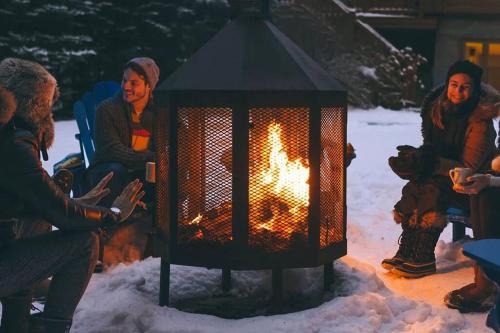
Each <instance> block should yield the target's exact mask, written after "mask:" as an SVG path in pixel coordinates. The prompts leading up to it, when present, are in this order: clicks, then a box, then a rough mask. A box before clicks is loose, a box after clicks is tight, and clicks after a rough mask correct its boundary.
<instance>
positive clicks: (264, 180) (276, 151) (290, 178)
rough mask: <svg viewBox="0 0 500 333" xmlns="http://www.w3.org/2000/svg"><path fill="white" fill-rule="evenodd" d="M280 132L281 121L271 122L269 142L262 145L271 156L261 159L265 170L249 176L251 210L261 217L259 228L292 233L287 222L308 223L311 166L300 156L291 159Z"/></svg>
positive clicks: (252, 213)
mask: <svg viewBox="0 0 500 333" xmlns="http://www.w3.org/2000/svg"><path fill="white" fill-rule="evenodd" d="M281 133H282V130H281V126H280V125H279V124H278V123H276V122H272V123H271V124H270V125H269V127H268V136H267V144H266V147H263V149H264V151H269V155H268V156H265V158H264V161H262V164H261V165H262V170H261V171H260V172H259V173H257V174H256V175H255V176H254V177H252V178H251V179H250V186H251V192H252V194H251V198H250V201H251V208H250V209H251V211H252V212H251V215H252V216H254V217H255V215H254V214H258V215H260V217H261V218H260V220H261V221H260V222H259V223H258V224H257V228H259V229H262V228H263V229H268V230H273V231H288V232H292V230H284V228H285V227H286V225H290V224H294V223H300V222H305V221H304V217H305V216H307V212H306V211H305V210H307V207H308V206H309V184H308V180H309V167H308V166H307V162H304V161H302V159H300V158H298V159H296V160H294V161H291V160H290V159H289V158H288V155H287V153H286V151H285V148H284V145H283V142H282V140H281ZM259 211H260V212H259ZM280 229H283V230H280Z"/></svg>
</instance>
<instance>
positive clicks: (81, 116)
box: [73, 101, 94, 162]
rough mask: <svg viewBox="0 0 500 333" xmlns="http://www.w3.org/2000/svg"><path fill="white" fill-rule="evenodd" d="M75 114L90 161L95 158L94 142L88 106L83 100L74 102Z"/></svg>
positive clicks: (82, 143)
mask: <svg viewBox="0 0 500 333" xmlns="http://www.w3.org/2000/svg"><path fill="white" fill-rule="evenodd" d="M73 115H74V117H75V120H76V123H77V125H78V130H79V131H80V142H81V145H83V149H84V151H83V152H85V156H87V160H88V161H89V162H90V161H92V158H94V143H93V141H92V138H91V135H90V127H89V122H88V118H87V112H86V108H85V105H84V104H83V103H82V102H81V101H77V102H75V104H73ZM83 152H82V153H83Z"/></svg>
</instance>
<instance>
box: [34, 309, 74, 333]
mask: <svg viewBox="0 0 500 333" xmlns="http://www.w3.org/2000/svg"><path fill="white" fill-rule="evenodd" d="M29 322H30V333H69V330H70V328H71V324H72V321H71V320H66V319H59V318H49V317H44V316H43V312H41V313H37V314H35V315H32V316H31V318H30V321H29Z"/></svg>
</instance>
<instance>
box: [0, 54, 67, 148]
mask: <svg viewBox="0 0 500 333" xmlns="http://www.w3.org/2000/svg"><path fill="white" fill-rule="evenodd" d="M0 85H2V86H4V87H5V88H6V89H7V90H9V91H10V92H12V94H13V95H14V97H15V99H16V101H17V108H16V109H15V111H14V112H10V113H9V112H5V111H6V110H4V109H3V108H0V121H2V122H3V120H7V121H8V120H10V119H11V118H12V117H20V118H22V119H23V120H24V121H25V122H26V123H27V124H28V125H29V126H31V127H33V128H34V129H35V132H36V133H34V134H35V135H36V136H37V139H38V140H40V141H41V140H42V139H45V144H46V146H47V148H48V147H50V146H51V145H52V142H53V141H54V120H53V118H52V104H53V102H54V101H55V99H56V98H57V96H58V94H59V92H58V89H57V81H56V79H55V78H54V77H53V76H52V75H51V74H50V73H49V72H48V71H47V70H46V69H45V68H43V67H42V66H41V65H40V64H37V63H35V62H32V61H27V60H22V59H16V58H6V59H4V60H3V61H2V62H0Z"/></svg>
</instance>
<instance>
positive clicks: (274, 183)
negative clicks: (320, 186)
mask: <svg viewBox="0 0 500 333" xmlns="http://www.w3.org/2000/svg"><path fill="white" fill-rule="evenodd" d="M249 117H250V124H251V126H250V134H249V140H250V141H249V170H250V180H249V206H250V207H249V233H250V234H249V238H248V242H249V245H250V246H251V247H258V248H260V249H264V250H266V251H269V252H277V251H285V250H293V249H303V248H305V247H306V246H307V220H308V206H309V185H308V179H309V162H308V147H309V109H307V108H255V109H250V112H249Z"/></svg>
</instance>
